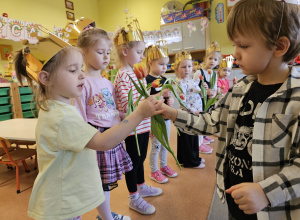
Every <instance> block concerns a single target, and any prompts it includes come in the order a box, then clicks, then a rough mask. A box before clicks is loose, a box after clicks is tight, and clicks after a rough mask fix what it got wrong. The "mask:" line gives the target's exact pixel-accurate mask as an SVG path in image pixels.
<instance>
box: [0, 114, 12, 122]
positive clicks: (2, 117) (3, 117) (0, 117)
mask: <svg viewBox="0 0 300 220" xmlns="http://www.w3.org/2000/svg"><path fill="white" fill-rule="evenodd" d="M12 115H13V113H8V114H0V121H4V120H8V119H12Z"/></svg>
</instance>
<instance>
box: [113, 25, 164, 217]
mask: <svg viewBox="0 0 300 220" xmlns="http://www.w3.org/2000/svg"><path fill="white" fill-rule="evenodd" d="M122 39H123V40H122ZM128 39H129V37H128V33H127V32H126V31H125V29H121V30H119V31H118V32H117V34H116V36H115V37H114V45H115V47H116V50H117V54H118V59H119V61H120V68H119V71H118V73H117V75H116V78H115V81H114V86H115V92H116V97H117V100H118V102H119V104H120V106H121V111H123V112H127V106H128V92H129V90H130V89H132V91H133V103H135V102H136V101H137V100H138V98H139V95H140V94H139V92H138V91H137V90H136V89H135V86H134V84H133V83H132V81H131V80H130V78H129V76H130V77H131V78H132V79H133V80H134V81H135V82H136V83H137V84H138V85H139V83H138V79H137V76H136V75H135V73H134V71H133V65H134V64H136V63H140V62H141V61H142V59H143V58H144V55H143V53H144V50H145V43H144V42H143V41H142V39H136V40H132V41H130V40H128ZM144 77H145V76H144ZM142 81H143V82H144V84H145V86H146V80H145V79H142ZM150 126H151V124H150V118H146V119H144V120H143V121H142V122H141V123H140V124H139V125H138V126H137V128H136V132H137V138H138V143H139V148H140V155H138V151H137V144H136V139H135V135H134V132H132V133H131V134H130V135H129V136H128V137H127V138H126V139H125V145H126V150H127V153H128V154H129V156H130V158H131V160H132V163H133V169H132V170H131V171H129V172H127V173H125V179H126V184H127V188H128V191H129V198H130V199H129V208H131V209H133V210H135V211H137V212H139V213H141V214H145V215H149V214H152V213H154V212H155V208H154V206H152V205H150V204H149V203H148V202H146V201H145V200H144V199H143V198H142V197H147V196H158V195H160V194H161V193H162V190H161V189H160V188H155V187H151V186H147V185H146V184H145V177H144V161H145V159H146V156H147V148H148V142H149V131H150Z"/></svg>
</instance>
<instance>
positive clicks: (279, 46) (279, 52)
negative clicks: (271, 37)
mask: <svg viewBox="0 0 300 220" xmlns="http://www.w3.org/2000/svg"><path fill="white" fill-rule="evenodd" d="M289 48H290V40H289V39H288V38H287V37H285V36H283V37H280V38H279V39H278V40H277V42H276V47H275V50H274V56H275V57H282V56H283V55H284V54H285V53H286V52H287V51H288V49H289Z"/></svg>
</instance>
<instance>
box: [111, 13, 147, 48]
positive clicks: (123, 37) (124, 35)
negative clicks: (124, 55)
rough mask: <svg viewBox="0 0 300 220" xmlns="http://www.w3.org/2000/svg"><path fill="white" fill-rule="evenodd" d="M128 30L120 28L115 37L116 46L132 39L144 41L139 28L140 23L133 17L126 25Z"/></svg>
mask: <svg viewBox="0 0 300 220" xmlns="http://www.w3.org/2000/svg"><path fill="white" fill-rule="evenodd" d="M127 27H128V31H127V32H126V31H125V28H122V29H121V30H120V31H119V33H118V37H117V39H116V42H115V44H117V46H119V45H122V44H128V43H130V42H132V41H144V38H143V35H142V31H141V29H140V25H139V22H138V20H137V19H134V20H133V21H132V22H131V24H129V25H127Z"/></svg>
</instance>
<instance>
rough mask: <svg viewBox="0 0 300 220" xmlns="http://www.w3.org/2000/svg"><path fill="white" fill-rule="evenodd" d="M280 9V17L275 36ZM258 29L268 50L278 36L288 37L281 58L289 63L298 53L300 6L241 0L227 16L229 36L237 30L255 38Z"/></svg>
mask: <svg viewBox="0 0 300 220" xmlns="http://www.w3.org/2000/svg"><path fill="white" fill-rule="evenodd" d="M283 4H284V9H283ZM282 10H283V17H282V23H281V29H280V32H279V35H278V31H279V27H280V22H281V15H282ZM257 32H258V33H259V34H261V36H262V38H263V39H264V41H265V44H266V46H267V48H269V49H270V50H271V49H273V47H274V45H276V42H275V41H276V40H277V39H279V38H280V37H283V36H285V37H287V38H288V39H289V40H290V47H289V49H288V51H287V52H286V53H285V54H284V56H283V60H282V61H283V62H286V63H288V62H290V61H291V60H293V59H295V57H296V56H297V55H298V54H299V53H300V6H298V5H295V4H288V3H283V2H281V1H275V0H251V1H250V0H240V1H239V2H237V3H236V4H235V5H234V7H233V8H232V9H231V11H230V13H229V15H228V19H227V33H228V37H229V39H230V40H233V39H234V37H235V35H236V34H237V33H238V34H241V35H245V36H251V37H257V35H256V36H255V33H257ZM277 35H278V37H277Z"/></svg>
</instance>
